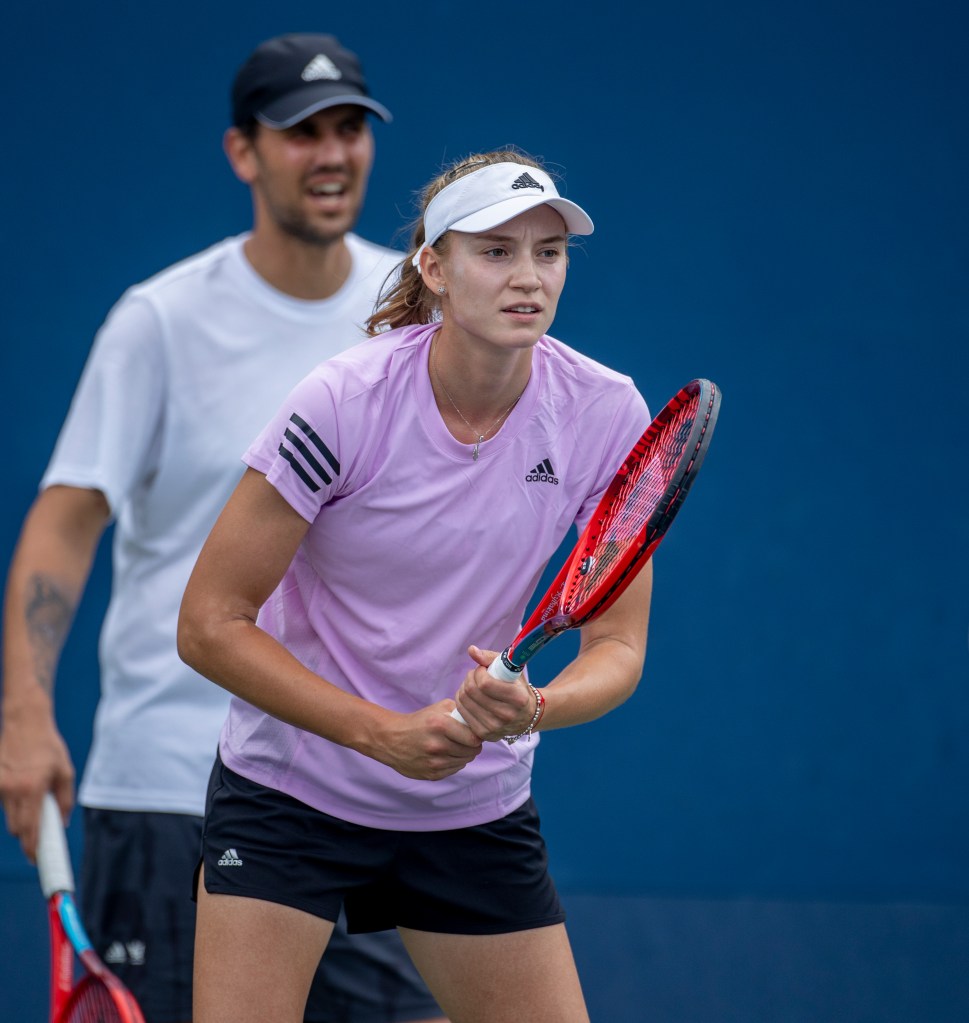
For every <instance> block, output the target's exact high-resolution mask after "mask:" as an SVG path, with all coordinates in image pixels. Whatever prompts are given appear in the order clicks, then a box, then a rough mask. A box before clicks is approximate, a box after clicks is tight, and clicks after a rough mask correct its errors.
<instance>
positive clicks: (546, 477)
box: [525, 458, 559, 486]
mask: <svg viewBox="0 0 969 1023" xmlns="http://www.w3.org/2000/svg"><path fill="white" fill-rule="evenodd" d="M525 482H526V483H554V484H555V486H558V485H559V481H558V477H557V476H556V475H555V470H554V469H553V468H552V463H551V462H550V461H549V460H548V459H547V458H545V459H543V460H542V461H541V462H539V463H538V465H536V466H535V468H534V469H532V470H531V471H530V472H529V473H528V475H527V476H526V477H525Z"/></svg>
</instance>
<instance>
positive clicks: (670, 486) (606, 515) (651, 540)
mask: <svg viewBox="0 0 969 1023" xmlns="http://www.w3.org/2000/svg"><path fill="white" fill-rule="evenodd" d="M719 411H720V389H719V388H718V387H717V385H716V384H714V383H712V382H711V381H709V380H692V381H691V382H690V383H688V384H687V385H686V387H684V388H682V389H681V390H680V391H679V392H678V393H677V394H676V395H675V396H674V397H673V398H672V399H671V400H670V401H669V402H668V404H667V405H666V407H665V408H664V409H663V410H662V411H661V412H660V413H659V415H658V416H656V418H655V419H654V420H653V421H652V423H650V424H649V426H648V427H647V428H646V432H645V433H644V434H643V435H642V437H640V438H639V440H638V441H636V446H635V447H634V448H633V449H632V451H630V452H629V454H628V455H627V456H626V459H625V461H624V462H623V463H622V465H621V466H620V467H619V471H618V472H617V473H616V475H615V478H614V479H613V480H612V482H611V483H610V484H609V486H608V488H607V489H606V492H605V494H604V495H603V497H602V500H601V501H600V502H599V504H598V506H597V507H596V510H595V511H594V512H593V514H592V518H591V519H590V520H589V524H588V526H586V528H585V530H584V531H583V533H582V535H581V536H580V537H579V540H578V543H577V544H576V545H575V547H574V548H573V550H572V553H571V554H570V555H569V558H568V560H567V561H566V562H565V564H564V565H563V566H562V569H561V571H560V572H559V574H558V575H557V576H556V578H555V581H554V582H553V583H552V585H551V586H550V587H549V589H548V592H547V593H546V594H545V596H544V597H543V598H542V600H541V602H540V603H539V604H538V605H537V607H536V608H535V610H534V611H533V612H532V614H531V616H530V617H529V619H528V621H526V622H525V624H524V625H523V626H522V628H521V631H520V632H519V633H518V635H517V636H516V637H515V639H514V640H513V641H512V643H511V644H510V646H508V647H506V648H505V650H504V651H503V652H502V653H501V654H500V655H499V656H498V657H496V658H495V660H494V661H492V662H491V665H490V667H489V668H488V672H489V674H491V675H492V676H493V677H494V678H500V679H503V680H504V681H506V682H514V681H516V680H517V679H518V678H519V677H520V676H521V673H522V670H523V669H524V667H525V665H526V663H527V662H528V661H530V660H531V659H532V657H534V656H535V654H537V653H538V652H539V650H541V649H542V648H543V647H544V646H545V645H546V644H547V643H549V642H550V641H551V640H553V639H554V638H555V637H556V636H560V635H561V634H562V633H563V632H566V631H568V630H569V629H577V628H579V627H580V626H582V625H585V624H586V623H587V622H591V621H592V620H593V619H594V618H597V617H598V616H599V615H601V614H602V612H603V611H605V610H606V609H607V608H608V607H610V606H611V605H612V604H613V603H614V602H615V600H616V599H617V598H618V597H619V595H620V594H621V593H622V592H623V591H624V590H625V589H626V587H627V586H628V585H629V584H630V583H631V582H632V581H633V579H634V578H635V577H636V573H637V572H638V571H639V570H640V569H641V568H642V567H643V566H644V565H645V564H646V562H647V561H648V560H649V558H650V557H651V555H652V553H653V551H655V550H656V548H657V546H658V545H659V542H660V540H662V539H663V537H664V536H665V534H666V531H667V529H669V527H670V523H671V522H672V521H673V519H674V517H675V516H676V513H677V512H678V511H679V509H680V506H681V505H682V504H683V501H684V499H685V498H686V495H687V493H688V492H689V489H690V487H691V486H692V485H693V481H694V480H695V479H696V475H697V473H698V472H699V471H700V466H701V465H702V464H703V459H704V457H705V455H706V453H707V448H708V447H709V446H710V439H711V437H712V436H713V430H714V427H715V426H716V423H717V415H718V414H719ZM452 714H453V716H454V717H456V718H458V720H459V721H463V720H464V719H463V718H462V717H461V715H460V713H459V712H458V711H457V710H455V711H452Z"/></svg>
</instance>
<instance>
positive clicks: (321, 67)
mask: <svg viewBox="0 0 969 1023" xmlns="http://www.w3.org/2000/svg"><path fill="white" fill-rule="evenodd" d="M342 77H343V75H341V74H340V69H339V68H338V67H337V66H336V64H334V63H333V61H332V60H330V58H329V57H327V56H326V54H323V53H318V54H317V55H316V56H315V57H314V58H313V59H312V60H311V61H310V62H309V64H307V65H306V67H304V68H303V72H302V74H301V75H300V78H302V79H303V81H304V82H316V81H318V80H319V79H321V78H328V79H330V80H331V81H335V80H337V79H339V78H342Z"/></svg>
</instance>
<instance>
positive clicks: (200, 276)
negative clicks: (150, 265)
mask: <svg viewBox="0 0 969 1023" xmlns="http://www.w3.org/2000/svg"><path fill="white" fill-rule="evenodd" d="M245 238H246V235H235V236H233V237H230V238H223V239H222V241H219V242H216V243H215V244H214V245H210V246H209V247H208V248H207V249H202V251H201V252H196V253H193V254H192V255H191V256H186V257H185V258H184V259H180V260H179V261H178V262H177V263H171V264H170V265H169V266H167V267H165V268H164V269H163V270H159V271H158V272H157V273H155V274H152V276H151V277H147V278H146V279H145V280H143V281H140V282H139V283H138V284H134V285H132V286H131V287H130V288H128V290H127V292H126V293H125V294H126V295H127V296H132V297H133V296H141V297H144V298H150V297H152V296H157V295H161V294H164V293H165V292H167V291H169V290H171V289H177V288H179V287H184V286H189V287H191V286H192V285H194V284H195V283H196V282H203V281H205V280H207V279H208V278H209V277H210V275H211V274H212V272H213V271H217V270H218V269H219V268H220V267H222V266H224V265H226V264H227V263H228V262H229V261H231V260H232V259H234V258H235V257H236V254H237V253H238V251H239V249H240V248H241V247H242V243H243V242H244V241H245Z"/></svg>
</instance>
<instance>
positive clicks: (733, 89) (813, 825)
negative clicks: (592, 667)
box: [0, 0, 969, 1023]
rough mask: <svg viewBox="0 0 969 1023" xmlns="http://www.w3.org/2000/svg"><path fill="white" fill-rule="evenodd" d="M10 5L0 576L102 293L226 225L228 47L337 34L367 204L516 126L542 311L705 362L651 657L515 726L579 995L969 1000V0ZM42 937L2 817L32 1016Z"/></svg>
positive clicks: (41, 988) (408, 207) (659, 587)
mask: <svg viewBox="0 0 969 1023" xmlns="http://www.w3.org/2000/svg"><path fill="white" fill-rule="evenodd" d="M5 21H6V39H5V42H6V45H5V47H4V49H5V51H6V52H5V57H4V61H3V62H2V66H0V75H2V84H3V92H4V96H5V103H4V127H5V131H4V135H5V142H6V144H5V146H4V155H3V159H2V161H0V175H2V179H0V180H2V194H3V196H4V199H5V201H4V213H3V232H4V248H5V250H6V253H7V258H6V260H5V264H6V265H5V271H4V274H3V279H2V288H3V310H4V322H3V333H4V338H3V344H2V353H0V359H2V368H3V369H2V386H3V394H4V401H3V406H2V409H0V417H2V425H3V431H4V435H5V436H7V437H8V443H9V452H8V461H7V465H6V471H5V486H4V499H3V502H2V505H0V556H2V558H3V563H4V567H5V564H6V562H8V561H9V556H10V554H11V553H12V550H13V546H14V544H15V542H16V536H17V533H18V531H19V526H20V522H21V519H22V517H23V514H24V512H25V511H26V509H27V507H28V505H29V502H30V501H31V499H32V497H33V494H34V492H35V488H36V484H37V480H38V479H39V477H40V474H41V472H42V470H43V467H44V465H45V463H46V460H47V458H48V456H49V454H50V451H51V448H52V445H53V443H54V440H55V437H56V434H57V431H58V429H59V427H60V424H61V421H62V419H63V416H64V413H65V411H66V408H67V404H68V402H69V400H70V396H71V393H72V392H73V388H74V385H75V383H76V380H77V377H78V375H79V373H80V371H81V368H82V366H83V363H84V359H85V357H86V355H87V352H88V348H89V345H90V341H91V338H92V336H93V333H94V331H95V330H96V329H97V327H98V325H99V323H100V322H101V320H102V319H103V317H104V315H105V314H106V312H107V311H108V309H109V308H110V306H111V305H112V304H113V302H114V301H115V300H116V299H117V297H118V296H119V295H120V293H121V292H122V291H123V289H124V288H125V287H127V286H128V285H129V284H131V283H133V282H135V281H137V280H140V279H143V278H144V277H146V276H148V275H149V274H151V273H153V272H154V271H156V270H158V269H161V268H162V267H164V266H165V265H167V264H169V263H171V262H173V261H174V260H176V259H179V258H181V257H183V256H186V255H189V254H190V253H192V252H194V251H197V250H198V249H201V248H203V247H204V246H206V245H208V244H210V243H211V242H212V241H215V240H217V239H219V238H221V237H224V236H225V235H227V234H233V233H236V232H238V231H240V230H242V229H244V228H245V227H247V226H248V224H249V217H250V210H249V198H248V193H247V192H246V190H245V189H244V187H243V186H242V185H240V184H239V183H238V182H237V181H236V180H235V179H234V177H233V176H232V175H231V172H230V171H229V169H228V166H227V164H226V162H225V159H224V157H223V155H222V152H221V133H222V130H223V128H224V126H225V124H226V118H227V91H228V83H229V82H230V80H231V77H232V75H233V73H234V71H235V69H236V67H237V66H238V64H239V63H240V62H241V61H242V60H243V59H244V58H245V56H246V55H247V53H248V52H249V51H250V50H251V48H252V47H253V46H254V45H255V44H256V43H258V42H259V41H260V40H261V39H263V38H265V37H268V36H270V35H275V34H277V33H280V32H284V31H293V30H297V31H333V32H335V33H336V34H337V35H338V36H340V37H341V39H342V40H343V41H344V42H345V43H346V44H348V45H349V46H351V47H352V48H354V49H356V50H358V51H359V52H360V53H361V55H362V56H363V58H364V64H365V67H366V70H367V72H368V75H369V78H370V80H371V84H372V88H373V92H374V94H375V95H376V96H377V97H378V98H379V99H381V100H382V101H383V102H385V103H386V104H387V105H388V106H389V107H390V108H391V109H392V110H393V112H394V114H395V120H394V123H393V124H391V125H389V126H383V125H378V126H377V127H376V129H375V130H376V135H377V146H378V158H377V166H376V169H375V171H374V175H373V179H372V184H371V188H370V193H369V199H368V204H367V208H366V211H365V214H364V217H363V219H362V221H361V224H360V233H362V234H363V235H365V236H366V237H369V238H371V239H373V240H375V241H379V242H383V243H386V244H396V243H397V242H398V236H397V234H396V232H397V229H398V228H399V226H400V225H401V224H402V223H403V222H404V220H409V219H410V217H411V216H412V214H413V212H414V207H413V198H414V193H415V192H416V190H417V189H419V188H420V187H421V186H422V185H423V183H424V182H425V181H426V180H427V179H428V178H429V177H430V176H431V175H432V174H433V173H435V172H436V170H437V169H438V168H439V166H440V165H441V164H442V163H443V162H446V161H449V160H451V159H452V158H456V157H458V156H462V155H464V154H466V153H468V152H470V151H475V150H481V149H487V148H493V147H496V146H500V145H503V144H505V143H516V144H518V145H520V146H522V147H524V148H525V149H527V150H529V151H531V152H533V153H535V154H537V155H540V156H543V157H545V158H546V159H547V160H548V161H550V162H551V163H552V164H553V165H555V166H558V167H559V168H560V169H561V170H562V171H563V172H564V173H565V177H566V194H568V195H570V196H571V197H573V198H574V199H576V200H577V201H579V202H581V203H582V204H583V205H584V206H585V207H586V208H587V209H588V210H589V211H590V212H591V213H592V215H593V217H594V219H595V220H596V224H597V229H596V232H595V234H594V235H593V236H592V237H591V238H589V239H587V240H585V241H584V242H582V244H581V247H580V248H579V249H578V250H577V251H576V252H575V253H574V255H573V259H572V267H571V271H570V280H569V284H568V286H567V289H566V294H565V297H564V299H563V303H562V306H561V309H560V314H559V318H558V320H557V322H556V324H555V328H554V330H553V333H555V334H556V335H557V336H559V337H562V338H563V339H565V340H566V341H568V342H569V343H571V344H573V345H575V346H576V347H578V348H580V349H582V350H584V351H586V352H588V353H589V354H592V355H594V356H596V357H598V358H600V359H602V360H603V361H605V362H607V363H610V364H612V365H614V366H616V367H617V368H619V369H622V370H624V371H626V372H628V373H630V374H631V375H632V376H633V377H634V378H635V379H636V381H637V383H638V384H639V386H640V389H641V390H642V391H643V393H644V394H645V395H646V398H647V400H648V401H649V402H650V404H651V406H652V407H653V408H654V409H658V408H659V407H660V406H661V405H662V404H663V403H664V402H665V401H666V399H667V398H668V397H669V396H670V395H671V394H672V393H673V392H674V391H675V390H676V389H677V388H678V387H679V386H681V384H683V383H685V382H686V381H687V380H689V379H690V378H692V377H695V376H706V377H710V378H712V379H713V380H715V381H717V383H718V384H719V385H720V386H721V388H722V390H723V394H724V399H723V410H722V414H721V421H720V425H719V427H718V431H717V436H716V438H715V441H714V446H713V449H712V450H711V453H710V456H709V458H708V460H707V463H706V465H705V467H704V470H703V475H702V477H701V479H700V481H699V482H698V484H697V486H696V489H695V490H694V492H693V495H692V496H691V498H690V500H689V502H687V504H686V505H685V506H684V509H683V512H682V514H681V516H680V518H679V519H678V521H677V523H676V526H675V527H674V529H673V531H672V532H671V534H670V535H669V537H668V538H667V539H666V541H664V545H663V547H662V548H661V550H660V552H659V553H658V555H657V557H656V559H655V560H656V573H657V575H656V580H657V581H656V593H655V598H654V605H655V606H654V613H653V617H652V623H651V639H650V649H649V653H648V657H647V666H646V675H645V678H644V681H643V683H642V685H641V687H640V689H639V691H638V692H637V694H636V695H635V697H634V698H633V699H632V701H631V702H630V703H629V704H627V705H626V706H625V708H623V709H622V710H621V711H619V712H617V713H615V714H613V715H611V716H610V717H608V718H607V719H605V720H603V721H600V722H597V723H594V724H592V725H588V726H586V727H584V728H581V729H576V730H573V731H571V732H562V733H555V734H553V735H549V736H547V737H546V739H545V740H543V744H542V751H541V756H540V758H539V759H540V763H539V767H538V772H537V780H536V788H537V791H538V795H539V798H540V804H541V807H542V809H543V817H544V822H545V828H546V833H547V837H548V840H549V844H550V847H551V851H552V859H553V868H554V871H555V874H556V877H557V880H558V882H559V884H560V887H561V888H562V891H563V893H564V895H565V897H566V901H567V903H568V905H569V908H570V910H571V914H572V917H571V925H570V929H571V931H572V935H573V941H574V943H575V946H576V954H577V958H578V959H579V963H580V967H581V969H582V971H583V974H584V979H585V983H586V987H587V991H588V997H589V1002H590V1008H591V1010H592V1014H593V1019H596V1020H612V1021H617V1023H622V1021H627V1020H628V1021H639V1020H647V1019H648V1020H651V1021H657V1023H664V1021H680V1020H683V1021H690V1023H701V1021H707V1020H710V1021H717V1023H721V1021H726V1020H734V1019H736V1020H745V1021H769V1020H770V1021H773V1020H778V1021H801V1020H804V1021H815V1020H817V1021H821V1020H825V1021H828V1020H858V1021H861V1020H872V1021H879V1023H891V1021H896V1020H897V1021H899V1023H901V1021H915V1020H918V1021H920V1023H926V1021H948V1020H953V1021H956V1020H959V1021H964V1020H965V1019H967V1018H969V977H967V974H969V971H967V969H966V961H967V959H966V957H967V955H969V913H967V905H969V873H967V866H969V859H967V857H969V815H967V808H966V793H967V782H969V743H967V741H966V735H967V729H969V692H967V681H969V680H967V654H969V651H967V630H969V595H967V590H966V586H965V582H964V576H965V573H966V567H967V553H969V552H967V529H966V508H967V502H966V496H967V494H966V491H967V488H966V473H965V469H966V458H965V454H964V450H963V445H962V441H961V436H960V434H959V429H960V425H959V424H960V422H961V418H962V417H961V414H960V412H959V409H960V408H961V407H962V406H963V404H964V401H965V398H964V394H963V391H962V388H963V387H964V386H966V381H967V378H969V374H967V370H969V358H967V349H969V344H967V342H969V289H967V270H969V241H967V239H969V208H967V202H966V181H967V179H969V128H967V125H969V119H967V117H966V105H967V95H969V93H967V85H969V61H967V59H966V53H967V35H969V33H967V28H969V16H967V13H966V8H965V6H964V5H962V4H959V3H956V2H954V0H953V2H950V3H944V2H933V0H927V2H920V3H914V2H912V3H905V2H892V0H887V2H883V3H863V2H847V3H845V2H839V3H834V2H830V0H815V2H814V3H811V4H810V5H792V4H790V5H780V4H777V3H776V2H767V0H738V2H735V3H729V4H728V3H714V2H712V0H711V2H700V0H683V2H680V3H678V4H675V5H670V4H664V5H655V4H642V5H638V6H636V7H635V8H634V9H629V6H628V5H626V4H624V3H619V2H616V0H602V2H599V3H596V4H594V5H589V6H586V5H582V4H578V3H574V2H564V3H559V4H554V5H551V4H534V3H530V4H525V3H521V2H520V0H515V2H505V0H499V2H496V3H492V4H490V5H488V6H470V5H469V6H466V7H464V6H459V5H455V4H450V3H444V2H442V0H426V2H424V3H423V4H420V5H405V4H370V5H358V6H356V7H354V8H352V9H350V10H343V9H340V10H330V11H328V10H326V9H325V8H322V9H321V8H320V7H319V5H316V4H310V3H303V2H294V0H280V2H279V3H276V4H272V5H257V4H255V3H251V2H249V0H241V2H236V3H231V4H230V3H227V2H225V0H210V2H207V3H204V4H200V3H192V4H189V3H186V2H185V0H171V2H168V3H166V4H164V5H155V4H146V5H128V4H120V3H111V2H108V3H102V4H100V5H97V6H94V5H90V6H88V5H86V6H83V7H82V6H77V5H67V4H65V3H37V4H35V5H33V6H32V7H31V8H30V9H29V11H28V10H26V9H25V8H24V5H22V4H16V5H15V6H14V8H13V10H11V11H8V12H7V15H6V18H5ZM106 596H107V573H106V558H105V557H104V552H102V556H101V557H100V559H99V562H98V565H97V567H96V569H95V573H94V576H93V578H92V581H91V584H90V587H89V593H88V598H87V600H86V602H85V604H84V606H83V607H82V609H81V611H80V613H79V615H78V619H77V621H76V625H75V629H74V632H73V634H72V637H71V639H70V642H69V644H68V648H67V650H66V651H65V655H64V659H63V668H62V671H61V676H60V681H59V688H58V707H59V718H60V721H61V725H62V728H63V730H64V733H65V735H66V736H67V738H68V740H69V742H70V745H71V748H72V751H73V753H74V755H75V757H76V760H77V762H78V763H79V764H80V763H82V762H83V759H84V756H85V754H86V751H87V743H88V740H89V735H90V719H91V714H92V711H93V706H94V700H95V696H96V687H97V678H96V666H95V646H96V638H97V627H98V624H99V621H100V616H101V613H102V611H103V607H104V603H105V600H106ZM567 645H568V644H567V643H565V644H564V646H565V647H567ZM569 652H570V651H569V650H568V649H564V650H563V649H558V650H556V649H555V648H554V646H553V648H550V650H549V651H548V652H547V653H546V654H544V655H543V662H542V666H541V667H542V668H543V670H547V671H549V672H551V671H553V670H554V668H555V667H556V663H557V662H558V661H560V660H561V658H563V657H565V656H567V655H568V653H569ZM71 839H72V843H73V845H74V847H75V849H77V848H78V845H77V840H78V835H77V832H76V826H75V827H73V828H72V833H71ZM45 941H46V938H45V924H44V914H43V906H42V902H41V899H40V895H39V893H38V892H37V890H36V884H35V876H34V872H33V870H32V868H30V867H29V865H27V864H26V862H25V861H24V860H23V858H22V857H21V855H20V853H19V850H18V848H17V847H16V845H15V844H14V843H13V842H12V840H10V839H9V837H8V836H6V835H3V836H2V837H0V944H2V946H3V947H4V948H5V949H6V950H7V952H6V953H5V956H4V957H3V959H2V960H0V1017H2V1018H3V1019H4V1020H6V1019H16V1020H21V1019H23V1020H32V1019H40V1018H43V1012H44V1004H45V1000H46V989H45V988H46V961H45V959H46V951H45ZM5 1003H6V1004H5Z"/></svg>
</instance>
